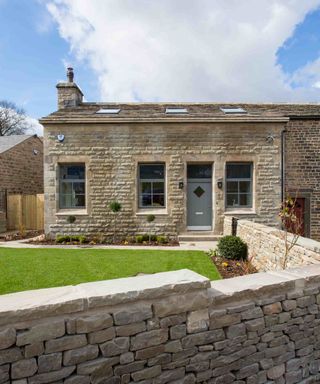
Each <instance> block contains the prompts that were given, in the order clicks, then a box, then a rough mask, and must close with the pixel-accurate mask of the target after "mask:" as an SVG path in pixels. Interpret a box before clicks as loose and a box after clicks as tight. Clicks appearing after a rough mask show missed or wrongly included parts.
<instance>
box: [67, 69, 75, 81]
mask: <svg viewBox="0 0 320 384" xmlns="http://www.w3.org/2000/svg"><path fill="white" fill-rule="evenodd" d="M67 78H68V82H69V83H73V78H74V73H73V68H72V67H68V68H67Z"/></svg>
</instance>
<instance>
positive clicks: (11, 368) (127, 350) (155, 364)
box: [0, 266, 320, 384]
mask: <svg viewBox="0 0 320 384" xmlns="http://www.w3.org/2000/svg"><path fill="white" fill-rule="evenodd" d="M319 283H320V266H313V267H312V268H310V267H304V268H300V269H293V270H287V271H284V272H277V273H273V272H268V273H259V274H256V275H248V276H245V277H239V278H233V279H228V280H225V281H222V280H221V281H216V282H211V283H210V282H209V281H208V280H207V279H206V278H204V277H202V276H200V275H197V274H196V273H194V272H191V271H188V270H182V271H175V272H167V273H160V274H156V275H147V276H139V277H135V278H128V279H117V280H109V281H102V282H96V283H87V284H80V285H78V286H76V287H72V286H69V287H61V288H51V289H45V290H38V291H27V292H20V293H16V294H10V295H3V296H0V383H16V384H26V383H29V384H40V383H67V384H76V383H77V384H81V383H93V384H98V383H101V384H102V383H104V384H106V383H110V384H111V383H112V384H113V383H119V384H126V383H130V382H135V383H143V384H148V383H155V384H157V383H159V384H160V383H175V384H178V383H186V384H188V383H196V382H198V383H210V384H228V383H236V384H255V383H261V384H263V383H268V384H271V383H278V384H279V383H288V384H293V383H303V384H307V383H317V382H319V380H320V374H319V367H320V314H319V308H320V293H319V286H320V285H319Z"/></svg>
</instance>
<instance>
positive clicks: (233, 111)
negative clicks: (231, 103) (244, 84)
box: [220, 107, 247, 115]
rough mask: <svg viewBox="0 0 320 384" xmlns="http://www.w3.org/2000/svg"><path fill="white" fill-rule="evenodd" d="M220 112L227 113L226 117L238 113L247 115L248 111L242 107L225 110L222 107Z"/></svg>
mask: <svg viewBox="0 0 320 384" xmlns="http://www.w3.org/2000/svg"><path fill="white" fill-rule="evenodd" d="M220 110H221V111H222V112H223V113H225V114H226V115H228V114H230V115H232V114H237V113H242V114H243V113H247V111H246V110H245V109H243V108H240V107H235V108H227V107H226V108H223V107H221V108H220Z"/></svg>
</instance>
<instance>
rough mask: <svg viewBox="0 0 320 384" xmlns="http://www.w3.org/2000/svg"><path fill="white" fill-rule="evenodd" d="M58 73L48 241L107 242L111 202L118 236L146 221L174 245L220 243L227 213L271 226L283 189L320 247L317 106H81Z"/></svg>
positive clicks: (50, 121) (50, 138) (49, 152)
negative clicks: (197, 239)
mask: <svg viewBox="0 0 320 384" xmlns="http://www.w3.org/2000/svg"><path fill="white" fill-rule="evenodd" d="M67 75H68V81H67V82H64V83H59V84H58V85H57V90H58V110H57V111H56V112H54V113H52V114H50V115H49V116H47V117H45V118H43V119H41V123H42V124H43V125H44V155H45V157H44V158H45V160H44V174H45V207H46V208H45V231H46V233H47V234H50V235H51V236H55V235H56V234H58V233H85V234H97V233H101V232H103V233H105V234H110V233H111V232H112V230H113V220H114V216H113V214H112V212H111V211H110V209H109V208H108V205H109V203H110V202H111V201H113V200H117V201H119V202H120V203H121V204H122V211H121V213H120V214H119V217H118V231H119V234H121V235H134V234H138V233H145V232H147V231H148V230H149V228H150V224H149V223H147V220H146V217H147V215H149V214H153V215H155V221H154V223H153V230H155V231H156V232H157V233H163V234H168V235H172V236H173V235H180V236H181V235H182V236H183V235H184V236H188V234H194V231H197V232H196V233H197V234H199V233H200V231H201V234H202V236H203V238H204V237H205V238H208V237H210V236H214V235H216V234H220V233H221V232H222V229H223V220H224V216H225V215H232V216H237V217H241V218H248V219H250V220H254V221H256V222H260V223H265V224H269V225H273V226H277V225H279V220H278V212H279V207H280V205H281V201H282V198H283V196H284V195H285V193H286V191H290V193H294V194H298V195H297V196H298V197H299V198H300V199H301V200H300V201H301V204H303V213H302V215H303V219H304V233H305V235H307V236H311V237H313V238H315V239H320V221H319V219H320V217H319V216H320V208H319V206H320V187H319V182H318V178H319V173H320V166H319V159H318V158H319V150H318V148H319V132H320V125H319V118H320V113H319V112H320V108H319V105H317V104H244V103H239V104H229V103H224V104H218V103H188V104H185V103H183V104H182V103H94V102H84V101H83V94H82V92H81V90H80V88H79V87H78V86H77V84H76V83H75V82H74V80H73V70H72V69H68V74H67ZM70 216H74V217H75V218H76V220H75V222H74V223H72V224H70V223H69V221H70V220H69V217H70ZM197 236H199V235H197Z"/></svg>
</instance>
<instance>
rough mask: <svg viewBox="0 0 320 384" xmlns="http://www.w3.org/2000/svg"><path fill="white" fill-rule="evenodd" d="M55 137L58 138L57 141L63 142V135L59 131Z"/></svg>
mask: <svg viewBox="0 0 320 384" xmlns="http://www.w3.org/2000/svg"><path fill="white" fill-rule="evenodd" d="M57 139H58V141H59V142H60V143H62V142H63V140H64V135H62V134H61V133H60V134H59V135H58V136H57Z"/></svg>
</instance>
